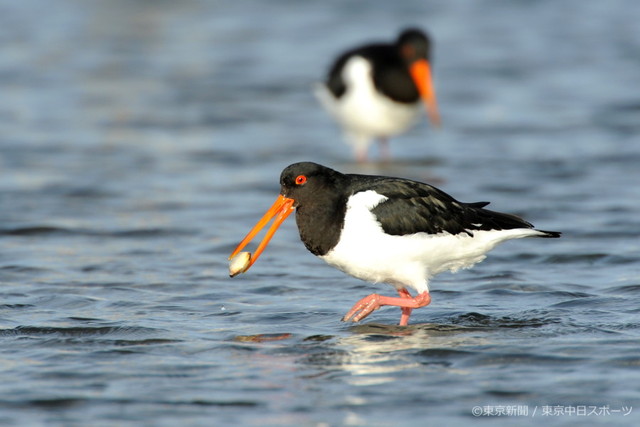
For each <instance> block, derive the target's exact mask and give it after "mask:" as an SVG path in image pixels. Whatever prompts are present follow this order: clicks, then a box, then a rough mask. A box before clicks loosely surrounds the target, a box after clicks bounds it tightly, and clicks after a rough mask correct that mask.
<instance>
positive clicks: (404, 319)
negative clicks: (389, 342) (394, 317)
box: [398, 288, 413, 326]
mask: <svg viewBox="0 0 640 427" xmlns="http://www.w3.org/2000/svg"><path fill="white" fill-rule="evenodd" d="M398 294H400V298H410V299H411V298H413V297H412V296H411V294H410V293H409V291H408V290H406V289H405V288H402V289H398ZM400 310H401V311H402V315H401V316H400V326H407V325H408V324H409V316H411V312H412V311H413V308H409V307H400Z"/></svg>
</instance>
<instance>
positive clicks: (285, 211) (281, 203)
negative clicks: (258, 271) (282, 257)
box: [229, 194, 295, 271]
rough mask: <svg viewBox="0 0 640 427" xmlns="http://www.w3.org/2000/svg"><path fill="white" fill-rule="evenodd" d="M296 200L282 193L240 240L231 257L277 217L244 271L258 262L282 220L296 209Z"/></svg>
mask: <svg viewBox="0 0 640 427" xmlns="http://www.w3.org/2000/svg"><path fill="white" fill-rule="evenodd" d="M294 202H295V201H294V200H293V199H289V198H287V197H284V196H283V195H282V194H281V195H279V196H278V198H277V199H276V201H275V203H274V204H273V205H272V206H271V207H270V208H269V210H268V211H267V212H266V213H265V214H264V216H263V217H262V218H261V219H260V221H258V222H257V223H256V225H255V226H254V227H253V228H252V229H251V231H249V233H248V234H247V235H246V236H245V238H244V239H242V242H240V244H239V245H238V247H237V248H236V249H235V250H234V251H233V252H232V253H231V255H229V259H231V258H233V257H234V256H236V255H237V254H238V252H240V251H241V250H242V249H243V248H244V247H245V246H246V245H247V243H249V242H250V241H251V240H252V239H253V238H254V237H255V236H256V234H258V233H259V232H260V230H262V228H263V227H264V226H265V225H267V223H268V222H269V221H271V219H272V218H273V217H275V218H276V219H275V220H274V221H273V224H271V227H269V230H268V231H267V234H265V236H264V237H263V238H262V241H261V242H260V244H259V245H258V247H257V248H256V251H255V252H254V253H253V255H251V261H250V262H249V265H248V266H247V267H246V268H245V269H244V271H246V270H248V269H249V268H250V267H251V266H252V265H253V263H254V262H256V260H257V259H258V257H259V256H260V254H261V253H262V251H263V250H264V248H265V247H267V244H269V240H271V238H272V237H273V235H274V234H275V232H276V230H277V229H278V227H279V226H280V224H282V222H283V221H284V220H285V219H287V217H288V216H289V215H290V214H291V212H293V211H294V210H295V208H294V207H293V203H294Z"/></svg>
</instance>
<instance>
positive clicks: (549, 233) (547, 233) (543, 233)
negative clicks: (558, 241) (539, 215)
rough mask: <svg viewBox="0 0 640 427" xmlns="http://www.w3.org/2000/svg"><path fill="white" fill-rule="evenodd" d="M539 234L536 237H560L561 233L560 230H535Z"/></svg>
mask: <svg viewBox="0 0 640 427" xmlns="http://www.w3.org/2000/svg"><path fill="white" fill-rule="evenodd" d="M536 231H537V232H539V233H540V234H539V235H538V236H537V237H560V236H561V235H562V233H561V232H560V231H545V230H536Z"/></svg>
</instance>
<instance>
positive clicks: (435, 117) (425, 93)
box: [409, 59, 440, 127]
mask: <svg viewBox="0 0 640 427" xmlns="http://www.w3.org/2000/svg"><path fill="white" fill-rule="evenodd" d="M409 72H410V73H411V78H413V81H414V82H415V84H416V86H417V87H418V92H419V93H420V97H421V98H422V101H423V102H424V105H425V108H426V110H427V115H428V116H429V119H430V120H431V123H433V124H434V125H435V126H438V127H439V126H440V113H438V103H437V102H436V91H435V89H434V88H433V79H432V78H431V67H430V66H429V62H428V61H427V60H426V59H420V60H418V61H415V62H414V63H413V64H411V67H410V68H409Z"/></svg>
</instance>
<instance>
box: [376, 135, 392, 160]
mask: <svg viewBox="0 0 640 427" xmlns="http://www.w3.org/2000/svg"><path fill="white" fill-rule="evenodd" d="M379 144H380V158H381V159H382V160H383V161H385V162H388V161H389V160H391V150H390V149H389V140H388V139H387V138H385V137H382V138H380V142H379Z"/></svg>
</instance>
